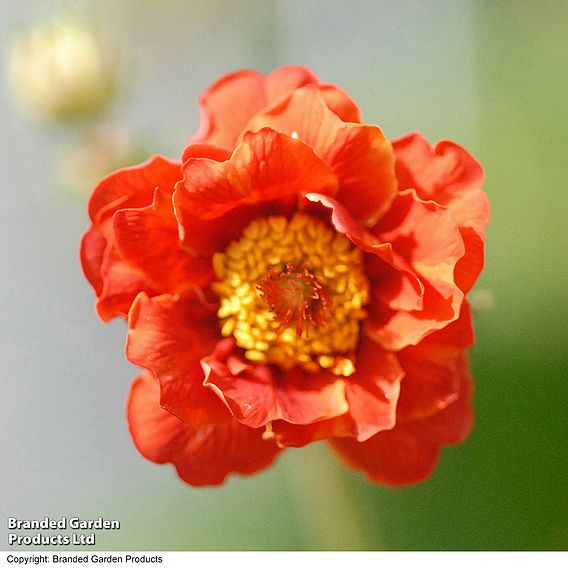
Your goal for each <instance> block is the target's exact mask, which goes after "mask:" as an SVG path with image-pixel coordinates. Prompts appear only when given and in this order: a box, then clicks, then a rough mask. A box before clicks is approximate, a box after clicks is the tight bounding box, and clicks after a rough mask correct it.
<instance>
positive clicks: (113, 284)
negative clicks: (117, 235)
mask: <svg viewBox="0 0 568 568" xmlns="http://www.w3.org/2000/svg"><path fill="white" fill-rule="evenodd" d="M106 223H108V224H109V225H111V224H112V219H108V220H107V221H106ZM100 273H101V278H102V282H103V286H102V290H101V292H100V294H99V297H98V299H97V302H96V303H95V309H96V311H97V314H98V315H99V317H100V318H101V319H102V320H103V321H104V322H108V321H110V320H111V319H112V318H114V317H116V316H122V317H124V318H126V317H127V316H128V311H129V310H130V306H131V305H132V302H133V301H134V299H135V298H136V296H137V295H138V294H139V293H140V292H144V293H146V294H149V295H150V296H154V295H156V293H157V291H156V290H155V289H154V288H153V287H152V286H151V284H150V283H149V282H148V281H147V280H146V279H145V278H144V276H143V275H142V274H141V273H140V272H139V271H138V270H137V269H136V268H134V267H133V266H132V265H131V264H130V263H129V262H127V261H125V260H124V259H123V258H122V257H121V256H120V255H119V253H118V251H117V249H116V247H115V245H114V241H107V246H106V249H105V253H104V256H103V259H102V264H101V272H100Z"/></svg>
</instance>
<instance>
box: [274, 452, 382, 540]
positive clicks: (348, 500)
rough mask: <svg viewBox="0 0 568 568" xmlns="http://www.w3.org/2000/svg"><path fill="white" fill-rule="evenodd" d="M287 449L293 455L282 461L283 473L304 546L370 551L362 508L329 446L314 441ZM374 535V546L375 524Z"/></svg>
mask: <svg viewBox="0 0 568 568" xmlns="http://www.w3.org/2000/svg"><path fill="white" fill-rule="evenodd" d="M288 451H289V452H294V453H295V454H296V456H294V457H295V458H296V459H291V460H285V464H286V465H285V468H286V471H285V473H286V479H287V480H288V484H289V487H290V494H291V498H292V503H291V506H293V507H294V509H295V511H296V518H297V519H298V527H299V533H300V534H301V535H302V538H303V540H304V549H306V550H369V549H370V548H371V545H370V544H369V543H368V542H367V539H366V537H365V533H366V531H365V523H364V522H363V518H362V515H361V511H360V510H359V509H358V507H357V505H356V502H355V500H354V499H353V497H352V493H351V491H350V488H349V482H348V481H347V479H346V478H345V477H343V476H342V474H341V471H340V469H339V468H340V465H339V464H338V462H337V460H336V459H335V458H334V457H333V456H332V455H331V452H330V451H329V449H328V448H327V447H326V446H325V445H324V444H317V445H314V446H310V447H309V448H303V449H302V450H295V449H291V450H288ZM300 453H301V456H300V455H299V454H300ZM298 458H300V459H298ZM373 536H374V543H373V548H376V547H377V544H376V542H377V538H376V537H377V535H376V527H375V528H374V529H373ZM379 547H380V548H381V549H382V548H383V546H382V544H380V545H379Z"/></svg>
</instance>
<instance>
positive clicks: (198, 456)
mask: <svg viewBox="0 0 568 568" xmlns="http://www.w3.org/2000/svg"><path fill="white" fill-rule="evenodd" d="M158 398H159V386H158V383H157V381H156V380H155V379H154V377H153V376H152V375H151V374H150V373H148V372H146V373H144V374H142V375H141V376H139V377H138V378H137V379H136V380H135V381H134V382H133V384H132V387H131V389H130V396H129V401H128V422H129V427H130V432H131V434H132V439H133V440H134V443H135V445H136V447H137V448H138V450H139V451H140V453H141V454H142V455H143V456H144V457H146V458H147V459H149V460H151V461H153V462H156V463H167V462H171V463H173V464H174V465H175V467H176V469H177V472H178V475H179V476H180V477H181V478H182V479H183V480H184V481H186V482H187V483H190V484H191V485H198V486H202V485H219V484H220V483H223V481H224V480H225V478H226V477H227V475H229V474H231V473H240V474H250V473H255V472H257V471H260V470H263V469H265V468H266V467H268V466H269V465H270V464H271V463H272V462H273V461H274V459H275V458H276V457H277V455H278V453H279V450H278V448H277V446H276V444H275V443H274V442H273V441H269V440H264V439H263V437H262V433H263V431H262V430H253V429H252V428H247V427H246V426H243V425H241V424H239V423H238V422H237V421H235V420H230V421H228V422H227V423H225V424H223V425H220V426H209V427H205V428H200V429H197V430H196V429H194V428H193V427H192V426H191V425H190V424H188V423H186V422H184V421H182V420H180V419H179V418H177V417H176V416H174V415H173V414H170V413H169V412H168V411H166V410H164V409H163V408H161V407H160V405H159V402H158Z"/></svg>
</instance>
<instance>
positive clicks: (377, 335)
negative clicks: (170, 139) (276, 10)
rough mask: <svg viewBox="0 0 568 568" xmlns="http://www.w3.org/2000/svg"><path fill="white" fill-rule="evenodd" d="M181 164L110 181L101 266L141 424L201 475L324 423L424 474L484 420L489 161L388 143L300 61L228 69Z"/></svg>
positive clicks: (371, 459) (398, 466)
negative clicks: (481, 310) (133, 375)
mask: <svg viewBox="0 0 568 568" xmlns="http://www.w3.org/2000/svg"><path fill="white" fill-rule="evenodd" d="M201 111H202V124H201V127H200V129H199V132H198V134H197V135H196V136H195V137H194V139H193V140H192V141H191V143H190V144H189V146H188V147H187V148H186V149H185V151H184V153H183V158H182V161H180V162H176V161H170V160H167V159H165V158H162V157H159V156H156V157H154V158H152V159H150V160H149V161H147V162H145V163H143V164H141V165H139V166H135V167H132V168H127V169H124V170H120V171H118V172H116V173H114V174H111V175H110V176H108V177H106V178H105V179H103V180H102V181H101V182H100V184H99V185H98V186H97V187H96V188H95V190H94V193H93V195H92V197H91V200H90V203H89V214H90V217H91V220H92V226H91V228H90V229H89V231H88V232H87V233H86V235H85V237H84V240H83V244H82V262H83V267H84V271H85V274H86V276H87V278H88V279H89V281H90V282H91V284H92V285H93V287H94V288H95V291H96V294H97V296H98V300H97V304H96V309H97V311H98V313H99V315H100V317H101V318H102V319H103V320H105V321H107V320H109V319H111V318H113V317H114V316H123V317H127V318H128V338H127V346H126V352H127V356H128V359H129V360H130V361H131V362H132V363H134V364H136V365H139V366H141V367H143V368H144V369H146V370H145V371H144V372H143V373H142V374H141V375H140V376H139V377H138V378H137V379H136V380H135V381H134V383H133V385H132V388H131V392H130V398H129V402H128V420H129V424H130V431H131V433H132V437H133V439H134V443H135V444H136V446H137V448H138V449H139V450H140V452H141V453H142V454H143V455H144V456H145V457H147V458H148V459H150V460H152V461H154V462H157V463H165V462H171V463H173V464H174V465H175V467H176V468H177V471H178V474H179V475H180V476H181V478H182V479H184V480H185V481H187V482H188V483H191V484H193V485H208V484H218V483H221V482H222V481H223V480H224V479H225V478H226V476H227V475H228V474H230V473H241V474H247V473H253V472H256V471H259V470H262V469H264V468H266V467H267V466H268V465H269V464H270V463H271V462H273V460H274V459H275V458H276V457H277V455H278V454H279V453H280V452H281V451H282V450H283V449H284V448H286V447H289V446H304V445H306V444H308V443H311V442H314V441H317V440H322V439H327V440H329V442H330V443H331V446H332V447H333V449H334V450H335V451H336V452H337V453H338V454H339V455H340V456H341V457H342V458H343V459H344V460H345V461H346V462H347V463H348V464H350V465H351V466H353V467H354V468H357V469H360V470H363V471H364V472H365V473H366V475H367V476H368V477H369V478H370V479H371V480H373V481H376V482H380V483H384V484H387V485H393V486H400V485H405V484H408V483H414V482H417V481H420V480H422V479H424V478H426V477H427V476H428V475H429V474H430V473H431V471H432V470H433V468H434V466H435V464H436V462H437V459H438V456H439V453H440V449H441V447H442V446H445V445H448V444H455V443H457V442H460V441H462V440H463V439H464V438H465V437H466V436H467V434H468V432H469V430H470V427H471V422H472V410H471V407H470V399H471V380H470V377H469V373H468V366H467V360H466V355H465V350H466V349H467V348H468V347H470V346H471V345H472V344H473V331H472V322H471V314H470V310H469V308H468V304H467V302H466V300H465V295H466V294H467V292H468V291H469V290H470V289H471V287H472V286H473V284H474V282H475V280H476V279H477V277H478V275H479V273H480V271H481V268H482V265H483V244H484V238H485V236H484V235H485V233H484V231H485V224H486V222H487V219H488V212H489V206H488V202H487V199H486V197H485V195H484V193H483V192H482V190H481V186H482V182H483V173H482V169H481V167H480V166H479V164H478V163H477V162H476V161H475V160H474V159H473V158H472V157H471V156H470V155H469V154H468V153H467V152H466V151H465V150H464V149H463V148H461V147H460V146H458V145H457V144H454V143H452V142H447V141H443V142H439V143H437V144H436V145H435V146H434V147H433V148H432V147H431V146H430V144H429V143H428V142H427V141H426V140H425V139H424V138H423V137H422V136H421V135H420V134H418V133H413V134H409V135H407V136H404V137H402V138H399V139H397V140H394V141H393V142H392V143H391V142H389V141H388V140H387V139H386V138H385V136H384V134H383V133H382V131H381V130H380V129H379V128H378V127H377V126H369V125H366V124H362V123H361V119H360V113H359V110H358V108H357V106H356V105H355V103H354V102H353V101H352V99H351V98H350V97H349V96H348V95H347V94H346V93H345V92H344V91H342V90H340V89H339V88H337V87H334V86H329V85H322V84H321V83H320V82H319V80H318V79H317V77H316V76H315V75H314V74H313V73H312V72H310V71H309V70H307V69H304V68H301V67H284V68H281V69H278V70H276V71H274V72H273V73H272V74H270V75H268V76H264V75H262V74H260V73H256V72H254V71H241V72H237V73H233V74H230V75H227V76H225V77H223V78H222V79H220V80H219V81H218V82H217V83H215V84H214V85H213V86H212V87H210V88H209V89H208V90H207V91H206V92H205V94H204V95H203V97H202V99H201Z"/></svg>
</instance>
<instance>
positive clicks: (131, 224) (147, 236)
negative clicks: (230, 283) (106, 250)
mask: <svg viewBox="0 0 568 568" xmlns="http://www.w3.org/2000/svg"><path fill="white" fill-rule="evenodd" d="M114 235H115V242H116V247H117V250H118V252H119V254H120V256H121V257H122V258H123V259H124V260H126V261H128V262H129V263H130V265H131V266H133V267H134V268H136V269H138V270H139V271H140V272H141V273H142V274H143V275H144V276H145V278H146V279H147V280H148V282H150V283H151V285H152V286H153V287H154V288H155V289H156V290H159V291H160V292H162V293H171V294H175V293H182V292H183V291H184V290H186V289H188V288H190V287H192V286H205V285H207V284H209V283H210V282H211V281H212V280H213V278H214V275H213V269H212V266H211V262H210V260H205V259H197V258H194V257H192V256H190V255H189V254H188V253H187V252H185V251H184V250H183V249H182V248H181V244H182V243H181V241H180V239H179V233H178V224H177V220H176V218H175V215H174V210H173V204H172V196H171V194H170V193H168V192H166V191H164V190H161V189H156V190H155V193H154V201H153V202H152V204H151V205H149V206H148V207H143V208H140V209H121V210H119V211H117V212H116V213H115V215H114Z"/></svg>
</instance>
